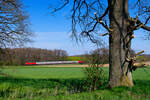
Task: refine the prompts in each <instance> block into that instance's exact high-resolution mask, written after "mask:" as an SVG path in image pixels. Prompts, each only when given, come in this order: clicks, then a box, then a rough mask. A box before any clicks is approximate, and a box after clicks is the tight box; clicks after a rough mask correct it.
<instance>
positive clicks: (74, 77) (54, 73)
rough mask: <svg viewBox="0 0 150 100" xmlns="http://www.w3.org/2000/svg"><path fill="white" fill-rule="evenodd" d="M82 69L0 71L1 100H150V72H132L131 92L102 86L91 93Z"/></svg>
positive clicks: (25, 68)
mask: <svg viewBox="0 0 150 100" xmlns="http://www.w3.org/2000/svg"><path fill="white" fill-rule="evenodd" d="M83 70H84V68H79V67H77V68H73V67H70V68H69V67H62V68H61V67H59V68H55V67H53V68H49V67H46V66H44V67H42V66H41V67H35V66H17V67H13V66H9V67H4V68H3V69H1V73H3V74H1V76H0V100H150V68H145V69H143V68H139V69H137V70H136V71H135V72H133V80H134V84H135V86H134V87H132V88H127V87H117V88H113V89H108V88H107V81H108V79H107V78H108V68H103V70H104V74H105V76H104V79H105V81H104V83H103V85H102V86H100V87H99V88H98V89H97V90H95V91H92V92H90V91H89V87H88V86H87V85H86V81H87V80H86V79H85V75H84V73H83Z"/></svg>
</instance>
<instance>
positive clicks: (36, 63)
mask: <svg viewBox="0 0 150 100" xmlns="http://www.w3.org/2000/svg"><path fill="white" fill-rule="evenodd" d="M83 63H84V61H45V62H26V63H25V65H55V64H83Z"/></svg>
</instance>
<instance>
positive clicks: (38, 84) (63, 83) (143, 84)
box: [0, 77, 150, 97]
mask: <svg viewBox="0 0 150 100" xmlns="http://www.w3.org/2000/svg"><path fill="white" fill-rule="evenodd" d="M134 83H135V86H134V87H133V88H128V87H117V88H113V89H109V90H110V91H111V92H113V93H118V94H120V93H126V92H127V91H130V92H132V93H135V94H139V95H141V94H144V95H150V80H134ZM2 84H3V85H4V84H8V85H9V86H5V85H4V86H3V87H2ZM24 87H28V88H26V89H25V90H23V89H22V94H24V95H28V94H27V92H28V90H29V89H33V90H34V92H35V95H39V94H40V92H39V91H42V90H43V89H45V90H46V91H45V92H41V93H42V95H43V94H44V93H47V92H49V93H47V95H50V93H51V90H54V91H53V92H56V89H57V90H58V92H57V93H55V94H54V93H53V94H52V95H62V94H65V93H66V92H69V94H72V93H81V92H89V87H88V85H87V83H86V80H84V79H26V78H11V77H0V93H1V96H2V97H6V94H8V96H9V95H12V94H11V93H12V89H16V90H17V89H19V91H21V88H24ZM2 88H3V89H2ZM4 88H5V89H4ZM27 89H28V90H27ZM98 89H99V90H103V89H107V80H106V81H105V83H104V84H103V86H101V87H99V88H98ZM17 91H18V90H17ZM29 92H30V91H29ZM20 93H21V92H20ZM22 94H20V95H21V96H22Z"/></svg>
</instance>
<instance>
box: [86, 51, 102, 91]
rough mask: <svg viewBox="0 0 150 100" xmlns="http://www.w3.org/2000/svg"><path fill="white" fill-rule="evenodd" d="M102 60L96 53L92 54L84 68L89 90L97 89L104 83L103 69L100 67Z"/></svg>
mask: <svg viewBox="0 0 150 100" xmlns="http://www.w3.org/2000/svg"><path fill="white" fill-rule="evenodd" d="M102 63H103V62H101V61H100V57H99V55H98V54H97V53H94V54H92V56H91V57H90V58H89V67H86V68H85V69H84V73H85V76H86V85H87V86H88V87H89V90H90V91H93V90H97V89H98V88H99V87H101V86H102V85H103V83H104V71H103V69H102V66H103V64H102Z"/></svg>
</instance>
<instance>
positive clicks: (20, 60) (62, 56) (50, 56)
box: [0, 48, 150, 65]
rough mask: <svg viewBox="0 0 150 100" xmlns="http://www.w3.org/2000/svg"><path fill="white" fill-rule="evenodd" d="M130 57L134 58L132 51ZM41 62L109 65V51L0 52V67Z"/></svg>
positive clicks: (143, 58) (145, 57)
mask: <svg viewBox="0 0 150 100" xmlns="http://www.w3.org/2000/svg"><path fill="white" fill-rule="evenodd" d="M131 56H132V57H134V56H135V52H134V50H132V51H131ZM38 61H40V62H42V61H84V63H91V62H92V63H93V62H94V63H101V64H106V63H109V49H107V48H100V49H96V50H93V51H91V52H89V53H87V54H83V55H75V56H68V54H67V51H65V50H60V49H55V50H47V49H40V48H13V49H10V48H7V49H1V50H0V65H24V64H25V62H38ZM137 61H138V62H141V61H150V55H147V54H146V55H145V54H144V55H141V56H139V57H138V59H137Z"/></svg>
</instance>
